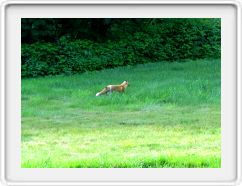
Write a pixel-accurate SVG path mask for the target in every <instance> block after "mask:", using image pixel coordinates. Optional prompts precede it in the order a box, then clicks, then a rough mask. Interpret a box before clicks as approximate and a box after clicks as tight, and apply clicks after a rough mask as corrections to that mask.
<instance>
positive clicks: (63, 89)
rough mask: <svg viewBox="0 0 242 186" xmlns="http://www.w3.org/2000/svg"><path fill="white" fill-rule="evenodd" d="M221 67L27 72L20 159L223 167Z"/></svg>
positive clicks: (205, 63)
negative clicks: (109, 89)
mask: <svg viewBox="0 0 242 186" xmlns="http://www.w3.org/2000/svg"><path fill="white" fill-rule="evenodd" d="M220 73H221V72H220V60H196V61H187V62H185V63H153V64H144V65H137V66H126V67H120V68H115V69H107V70H103V71H98V72H86V73H84V74H78V75H72V76H54V77H45V78H36V79H22V139H21V141H22V145H21V147H22V148H21V152H22V153H21V159H22V161H21V162H22V167H25V168H40V167H43V168H50V167H60V168H65V167H73V168H79V167H80V168H81V167H95V168H96V167H131V168H134V167H138V168H139V167H179V168H182V167H213V168H218V167H221V126H220V116H221V111H220V93H221V91H220V88H221V74H220ZM124 80H128V81H129V83H130V86H129V87H128V88H127V89H126V92H125V93H124V94H121V93H112V94H110V95H106V96H100V97H95V94H96V93H97V92H98V91H100V90H101V89H102V88H103V87H104V86H106V85H107V84H119V83H121V82H122V81H124Z"/></svg>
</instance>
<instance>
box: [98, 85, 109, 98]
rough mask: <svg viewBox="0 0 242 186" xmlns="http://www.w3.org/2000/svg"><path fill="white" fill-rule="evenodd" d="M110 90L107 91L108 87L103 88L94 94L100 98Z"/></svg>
mask: <svg viewBox="0 0 242 186" xmlns="http://www.w3.org/2000/svg"><path fill="white" fill-rule="evenodd" d="M110 90H111V89H110ZM110 90H109V88H108V87H105V88H104V89H102V90H101V91H100V92H98V93H97V94H96V96H101V95H103V94H106V93H108V92H109V91H110Z"/></svg>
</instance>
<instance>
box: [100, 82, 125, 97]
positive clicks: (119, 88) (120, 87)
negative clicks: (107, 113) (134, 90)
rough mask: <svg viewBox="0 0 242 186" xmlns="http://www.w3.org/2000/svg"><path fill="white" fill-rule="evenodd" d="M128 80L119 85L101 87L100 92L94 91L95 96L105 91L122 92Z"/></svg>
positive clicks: (105, 92)
mask: <svg viewBox="0 0 242 186" xmlns="http://www.w3.org/2000/svg"><path fill="white" fill-rule="evenodd" d="M128 84H129V83H128V81H124V82H123V83H121V84H120V85H108V86H106V87H105V88H104V89H102V90H101V91H100V92H98V93H96V96H101V95H104V94H107V93H112V92H113V91H117V92H124V91H125V89H126V88H127V86H128Z"/></svg>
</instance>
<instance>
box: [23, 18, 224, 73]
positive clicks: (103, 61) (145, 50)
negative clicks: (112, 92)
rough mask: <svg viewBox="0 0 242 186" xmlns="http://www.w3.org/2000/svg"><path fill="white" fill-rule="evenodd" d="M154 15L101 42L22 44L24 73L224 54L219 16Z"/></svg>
mask: <svg viewBox="0 0 242 186" xmlns="http://www.w3.org/2000/svg"><path fill="white" fill-rule="evenodd" d="M153 20H154V21H152V22H148V21H147V25H146V26H144V27H143V29H138V30H137V31H135V32H134V33H133V34H130V33H123V32H122V33H121V31H120V32H119V30H117V28H115V26H117V24H115V25H114V26H113V30H114V33H113V35H114V34H115V35H116V36H117V37H116V39H112V40H111V39H108V40H106V41H105V42H102V43H100V42H96V41H92V40H87V39H82V40H80V39H77V40H74V39H71V38H69V37H68V36H62V37H61V38H60V39H59V40H58V42H55V43H46V42H42V43H41V42H36V43H32V44H22V77H36V76H46V75H57V74H74V73H80V72H85V71H94V70H101V69H105V68H113V67H117V66H125V65H135V64H140V63H148V62H158V61H159V62H160V61H171V62H172V61H177V60H181V61H182V60H184V59H198V58H219V57H220V48H221V46H220V40H221V36H220V19H153ZM119 26H120V25H119ZM117 27H118V26H117ZM120 30H122V29H120Z"/></svg>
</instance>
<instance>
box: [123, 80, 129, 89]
mask: <svg viewBox="0 0 242 186" xmlns="http://www.w3.org/2000/svg"><path fill="white" fill-rule="evenodd" d="M128 84H129V82H128V81H124V82H123V83H121V86H123V87H124V88H126V87H127V86H128Z"/></svg>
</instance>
